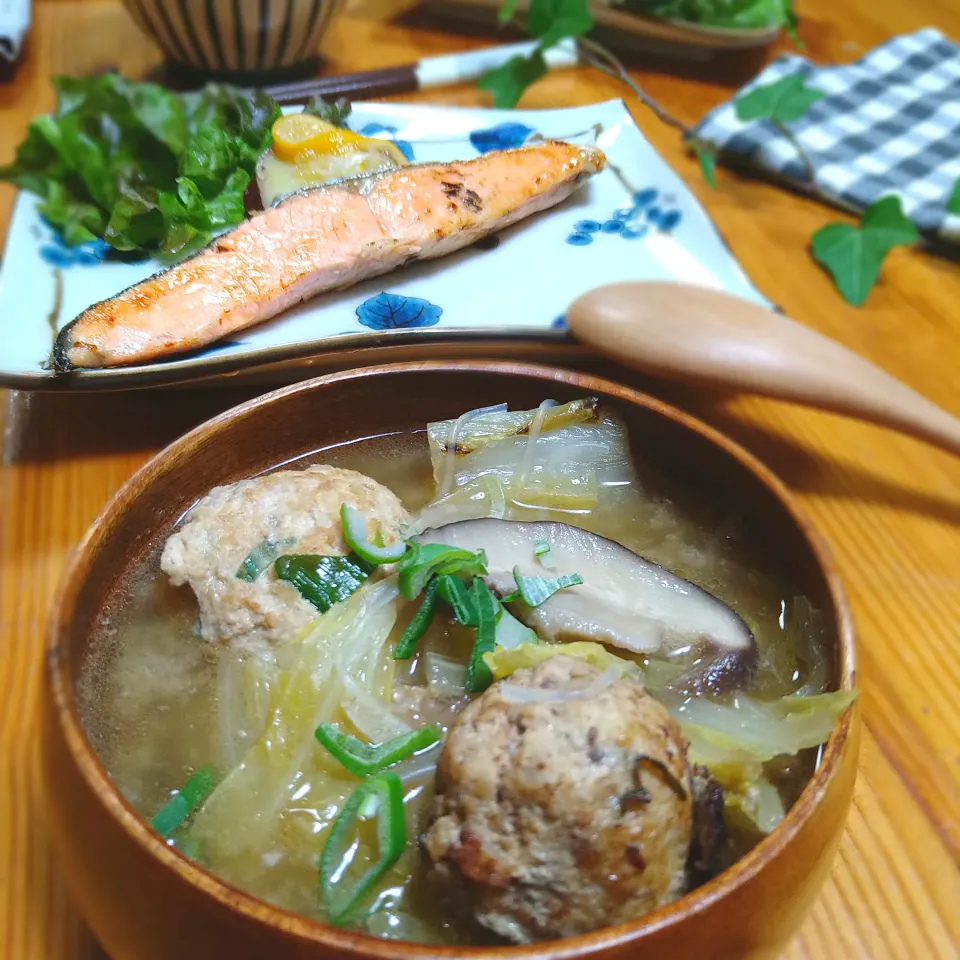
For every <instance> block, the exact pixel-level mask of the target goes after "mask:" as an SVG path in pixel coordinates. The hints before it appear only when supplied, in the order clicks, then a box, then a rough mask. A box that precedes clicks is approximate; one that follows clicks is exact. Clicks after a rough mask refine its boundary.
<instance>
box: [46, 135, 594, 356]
mask: <svg viewBox="0 0 960 960" xmlns="http://www.w3.org/2000/svg"><path fill="white" fill-rule="evenodd" d="M605 162H606V160H605V157H604V155H603V153H602V152H601V151H599V150H597V149H595V148H592V147H578V146H573V145H571V144H568V143H561V142H555V141H546V142H543V143H539V144H536V145H533V146H527V147H520V148H519V149H516V150H502V151H496V152H491V153H487V154H484V155H483V156H481V157H478V158H477V159H475V160H467V161H464V162H461V163H436V164H422V165H419V166H412V167H405V168H402V169H400V170H396V171H393V172H391V173H388V174H384V175H381V176H376V177H369V178H361V179H359V180H356V181H349V182H348V181H343V182H340V183H338V184H331V185H328V186H324V187H320V188H318V189H316V190H312V191H310V192H308V193H303V194H297V195H295V196H292V197H290V198H288V199H287V200H285V201H283V202H282V203H280V204H279V205H278V206H276V207H273V208H271V209H269V210H265V211H263V212H262V213H259V214H257V215H256V216H254V217H252V218H251V219H249V220H247V221H245V222H244V223H242V224H241V225H240V226H238V227H236V228H235V229H233V230H231V231H229V232H228V233H225V234H223V235H221V236H220V237H219V238H217V239H216V240H214V241H213V243H211V244H210V245H209V246H208V247H207V248H206V249H204V250H202V251H201V252H200V253H198V254H196V255H195V256H193V257H190V258H189V259H187V260H184V261H183V262H182V263H180V264H177V265H176V266H175V267H171V268H170V269H169V270H165V271H163V272H162V273H158V274H157V275H156V276H153V277H150V278H149V279H147V280H144V281H143V282H142V283H138V284H136V285H135V286H133V287H130V288H129V289H128V290H125V291H124V292H123V293H121V294H118V295H117V296H116V297H113V298H112V299H110V300H104V301H103V302H101V303H97V304H94V305H93V306H92V307H90V308H88V309H87V310H85V311H84V312H83V313H82V314H80V316H79V317H77V319H76V320H74V321H73V322H72V323H70V324H68V325H67V326H66V327H64V328H63V330H61V331H60V334H59V336H58V337H57V341H56V344H55V345H54V351H53V362H54V366H55V367H56V369H58V370H60V371H66V370H71V369H75V368H79V367H112V366H123V365H125V364H136V363H148V362H150V361H152V360H158V359H161V358H164V357H169V356H170V355H172V354H177V353H183V352H186V351H189V350H195V349H197V348H198V347H202V346H204V345H205V344H208V343H211V342H212V341H214V340H218V339H220V338H221V337H225V336H227V335H229V334H231V333H233V332H234V331H236V330H241V329H243V328H244V327H249V326H251V325H252V324H255V323H260V322H261V321H263V320H268V319H269V318H270V317H275V316H276V315H277V314H279V313H282V312H283V311H284V310H287V309H289V308H290V307H292V306H294V305H296V304H298V303H300V302H301V301H303V300H308V299H310V298H311V297H315V296H317V295H318V294H320V293H325V292H327V291H329V290H336V289H339V288H343V287H349V286H351V285H352V284H355V283H358V282H359V281H361V280H365V279H367V278H368V277H373V276H377V275H379V274H383V273H387V272H389V271H390V270H394V269H396V268H397V267H399V266H400V265H401V264H404V263H406V262H407V261H409V260H424V259H429V258H433V257H442V256H444V255H445V254H447V253H452V252H453V251H454V250H459V249H460V248H461V247H465V246H467V245H468V244H471V243H474V242H475V241H476V240H479V239H480V238H481V237H483V236H485V235H487V234H489V233H491V232H493V231H495V230H500V229H502V228H504V227H506V226H508V225H509V224H511V223H515V222H516V221H517V220H521V219H523V218H524V217H527V216H529V215H530V214H532V213H536V212H538V211H540V210H545V209H547V208H548V207H552V206H554V205H555V204H558V203H560V202H561V201H562V200H564V199H565V198H566V197H568V196H569V195H570V194H571V193H572V192H573V191H574V190H575V189H576V187H577V186H578V184H580V183H581V182H582V181H583V180H584V179H585V178H586V177H588V176H590V175H591V174H594V173H597V172H598V171H600V170H602V169H603V166H604V164H605Z"/></svg>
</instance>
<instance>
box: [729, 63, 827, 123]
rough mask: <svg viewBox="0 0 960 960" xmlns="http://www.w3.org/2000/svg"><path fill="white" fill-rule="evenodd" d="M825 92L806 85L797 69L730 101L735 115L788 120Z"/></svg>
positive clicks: (820, 97)
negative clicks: (795, 71)
mask: <svg viewBox="0 0 960 960" xmlns="http://www.w3.org/2000/svg"><path fill="white" fill-rule="evenodd" d="M825 96H826V94H825V93H823V91H822V90H814V89H813V87H808V86H807V83H806V80H804V78H803V77H802V76H800V74H799V73H791V74H789V75H788V76H786V77H783V78H782V79H780V80H777V81H776V82H775V83H766V84H764V85H763V86H762V87H755V88H754V89H753V90H751V91H750V92H749V93H743V94H741V95H740V96H739V97H737V98H736V100H734V101H733V106H734V109H735V110H736V113H737V118H738V119H740V120H743V121H748V120H772V121H773V122H774V123H792V122H793V121H794V120H799V119H800V118H801V117H802V116H803V115H804V114H805V113H806V112H807V110H808V109H809V108H810V107H811V106H812V105H813V104H815V103H816V102H817V101H818V100H822V99H823V98H824V97H825Z"/></svg>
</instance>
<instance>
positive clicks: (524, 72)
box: [478, 0, 960, 306]
mask: <svg viewBox="0 0 960 960" xmlns="http://www.w3.org/2000/svg"><path fill="white" fill-rule="evenodd" d="M705 2H706V6H710V3H711V2H712V0H705ZM724 2H725V3H726V0H724ZM703 3H704V0H621V5H624V6H626V7H627V8H628V9H634V10H637V11H638V12H642V11H640V10H639V8H641V7H643V8H646V7H647V6H649V7H650V11H647V12H651V11H654V12H659V13H661V14H662V12H663V11H664V10H667V9H668V8H669V9H671V10H673V15H678V16H682V17H683V18H685V19H691V16H690V12H689V11H690V9H691V8H692V7H698V6H700V5H703ZM671 5H672V6H671ZM516 6H517V0H505V2H504V3H503V4H502V6H501V7H500V12H499V19H500V21H501V23H507V22H510V21H511V20H512V18H513V16H514V13H515V11H516ZM714 6H716V4H714ZM747 6H750V3H749V2H748V0H744V7H745V8H746V7H747ZM681 9H682V10H683V11H686V12H685V13H682V14H681V13H678V11H680V10H681ZM757 9H758V10H759V7H758V8H757ZM732 10H733V7H731V6H730V5H729V4H726V6H725V7H724V11H725V15H726V13H730V12H731V11H732ZM779 10H780V14H782V17H783V21H784V22H783V26H784V27H785V28H786V29H787V30H788V32H790V33H791V36H794V38H795V27H796V16H795V14H794V13H793V9H792V6H791V4H790V3H789V2H788V0H784V2H783V3H781V5H780V8H779ZM704 22H707V20H704ZM744 25H746V24H744ZM525 26H526V29H527V32H528V33H530V34H531V35H532V36H535V37H537V38H539V40H540V42H539V43H538V45H537V48H536V50H535V51H534V53H533V54H531V55H530V56H529V57H515V58H514V59H513V60H512V61H510V62H508V63H507V64H504V65H503V66H502V67H500V68H498V69H497V70H494V71H490V72H489V73H487V74H486V75H485V76H484V77H482V78H481V80H480V81H479V82H478V86H480V87H482V88H483V89H486V90H489V91H491V92H492V93H493V94H494V102H495V105H496V106H498V107H512V106H513V105H514V104H516V102H517V101H518V100H519V98H520V96H521V94H522V93H523V91H524V90H526V88H527V87H528V86H530V84H531V83H534V82H536V81H537V80H539V79H540V78H541V77H542V76H543V75H544V74H545V73H546V63H545V62H544V60H543V51H544V50H545V49H547V48H548V47H549V46H551V45H552V44H554V43H556V42H558V41H559V40H561V39H563V38H565V37H574V38H576V40H577V50H578V53H579V55H580V57H581V59H582V60H583V62H584V63H586V64H589V65H590V66H592V67H594V68H595V69H597V70H600V71H602V72H603V73H606V74H607V75H609V76H611V77H614V78H615V79H617V80H620V81H621V82H623V83H624V84H626V85H627V86H628V87H630V89H631V90H632V91H633V93H634V94H635V95H636V97H637V98H638V99H639V100H640V102H641V103H643V104H644V106H646V107H648V108H649V109H650V110H651V111H652V112H653V113H654V114H655V115H656V116H657V118H658V119H659V120H661V121H662V122H663V123H665V124H667V125H668V126H671V127H673V128H674V129H676V130H678V131H679V132H680V133H681V135H682V136H683V138H684V141H685V142H686V144H687V146H688V147H689V149H690V150H691V152H692V153H693V154H694V156H695V157H696V159H697V163H698V165H699V167H700V171H701V173H702V175H703V178H704V180H705V181H706V183H707V184H708V185H709V186H710V187H716V164H717V151H716V147H715V146H714V145H713V144H712V143H709V142H707V141H705V140H703V139H701V138H700V137H699V136H698V135H697V133H696V131H695V130H693V129H692V128H691V127H688V126H687V125H686V124H684V123H682V122H681V121H679V120H677V119H676V118H675V117H673V116H672V115H671V114H670V113H669V112H668V111H667V110H665V109H664V108H663V107H661V106H660V105H659V104H658V103H657V102H656V101H655V100H653V99H652V98H651V97H649V96H648V95H647V94H646V93H645V92H644V91H643V90H642V89H641V88H640V86H639V85H638V84H637V82H636V81H635V80H634V79H633V78H632V77H631V76H630V74H629V73H628V72H627V70H626V68H625V67H624V66H623V64H622V63H621V62H620V60H619V59H617V57H615V56H614V55H613V54H612V53H611V52H610V51H609V50H607V49H606V48H605V47H603V46H602V45H600V44H598V43H597V42H595V41H594V40H592V39H590V38H589V37H587V36H585V34H586V33H587V32H588V31H589V30H590V28H591V26H592V23H591V21H590V14H589V11H588V9H587V0H532V2H531V4H530V7H529V10H528V13H527V17H526V22H525ZM824 96H825V94H824V93H823V91H821V90H817V89H816V88H815V87H811V86H810V85H808V84H807V82H806V79H805V78H804V77H803V76H801V75H800V74H796V73H794V74H789V75H788V76H785V77H781V78H780V79H779V80H777V81H775V82H773V83H768V84H763V85H761V86H757V87H754V88H753V89H752V90H749V91H748V92H746V93H744V94H741V95H740V96H739V97H737V98H736V100H735V101H734V109H735V111H736V114H737V117H738V118H739V119H740V120H742V121H744V122H750V121H756V120H766V121H768V122H769V123H771V124H772V125H773V126H774V127H775V128H776V130H777V131H778V133H780V135H781V136H783V137H785V138H786V139H787V140H789V141H790V143H791V144H792V145H793V147H794V149H795V150H796V152H797V156H798V157H799V159H800V162H801V163H802V165H803V168H804V173H805V175H806V184H805V185H806V187H807V189H808V190H809V191H810V192H811V193H813V194H814V195H816V196H819V197H820V198H821V199H824V200H826V201H827V202H829V203H832V204H833V205H835V206H838V207H840V208H842V209H845V210H847V211H848V212H850V213H853V214H855V215H857V216H858V218H859V222H858V223H857V224H855V225H854V224H847V223H833V224H828V225H827V226H826V227H824V228H822V229H821V230H819V231H817V233H816V234H815V235H814V236H813V238H812V241H811V252H812V254H813V257H814V259H815V260H816V261H817V262H818V263H820V264H821V265H822V266H823V267H825V268H826V270H827V271H828V272H829V274H830V276H831V277H832V279H833V281H834V283H835V284H836V287H837V289H838V290H839V292H840V294H841V296H843V298H844V299H845V300H847V302H848V303H851V304H853V305H854V306H860V305H861V304H863V303H864V301H865V300H866V298H867V295H868V294H869V292H870V290H871V289H872V287H873V286H874V284H875V283H876V281H877V278H878V276H879V273H880V268H881V266H882V265H883V261H884V259H885V258H886V256H887V254H888V253H889V252H890V251H891V250H893V249H894V248H896V247H899V246H907V245H910V244H912V243H915V242H916V241H917V240H918V239H919V234H918V231H917V229H916V227H915V226H914V224H913V223H911V222H910V220H909V219H908V218H907V217H906V216H905V215H904V213H903V207H902V204H901V202H900V200H899V198H898V197H895V196H890V197H883V198H881V199H880V200H878V201H877V202H876V203H874V204H873V205H871V206H870V207H869V208H868V209H867V210H865V211H864V212H863V214H862V216H861V215H860V211H859V210H858V209H857V208H855V207H853V206H852V205H851V204H849V203H847V202H845V201H844V200H843V199H842V198H840V197H837V196H834V195H832V194H830V193H828V192H827V191H826V190H824V189H823V188H822V187H820V185H819V184H818V183H817V182H816V175H815V170H814V169H813V164H812V162H811V160H810V157H809V156H808V155H807V153H806V151H805V150H804V149H803V147H802V146H801V144H800V142H799V141H798V139H797V137H796V135H795V134H794V133H793V131H792V130H791V129H790V126H789V125H790V124H791V123H794V122H795V121H796V120H799V119H800V118H801V117H802V116H804V114H806V112H807V110H809V109H810V107H812V106H813V104H815V103H817V102H818V101H820V100H822V99H823V97H824ZM946 209H947V211H948V212H949V213H953V214H957V215H960V180H958V181H957V184H956V185H955V186H954V188H953V191H952V193H951V194H950V196H949V197H948V198H947V199H946Z"/></svg>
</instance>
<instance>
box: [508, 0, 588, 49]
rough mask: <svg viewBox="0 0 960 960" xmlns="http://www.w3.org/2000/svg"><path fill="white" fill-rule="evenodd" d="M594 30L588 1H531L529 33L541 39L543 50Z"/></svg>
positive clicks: (528, 23) (528, 22)
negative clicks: (567, 38)
mask: <svg viewBox="0 0 960 960" xmlns="http://www.w3.org/2000/svg"><path fill="white" fill-rule="evenodd" d="M508 2H509V0H508ZM592 29H593V18H592V17H591V16H590V11H589V9H588V8H587V0H531V3H530V9H529V10H528V11H527V32H528V33H529V34H530V35H531V36H533V37H538V38H539V40H540V48H541V49H542V50H545V49H546V48H547V47H552V46H553V45H554V44H555V43H559V42H560V41H561V40H563V39H565V38H566V37H579V36H580V35H581V34H583V33H587V32H588V31H590V30H592Z"/></svg>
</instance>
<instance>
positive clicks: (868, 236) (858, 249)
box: [734, 73, 960, 307]
mask: <svg viewBox="0 0 960 960" xmlns="http://www.w3.org/2000/svg"><path fill="white" fill-rule="evenodd" d="M823 97H824V93H823V92H822V91H821V90H817V89H815V88H813V87H810V86H808V85H807V83H806V80H805V78H804V77H802V76H801V75H800V74H797V73H793V74H789V75H788V76H786V77H782V78H781V79H780V80H777V81H775V82H774V83H768V84H764V85H763V86H759V87H754V88H753V89H752V90H750V91H748V92H747V93H744V94H741V95H740V96H739V97H737V98H736V100H734V109H735V110H736V114H737V117H738V119H740V120H742V121H744V122H749V121H755V120H766V121H768V122H769V123H771V124H773V126H774V127H776V129H777V130H778V131H779V133H780V134H781V135H782V136H784V137H785V138H786V139H787V140H789V141H790V143H791V144H792V145H793V148H794V150H795V151H796V153H797V156H798V157H799V158H800V161H801V163H802V164H803V168H804V171H805V174H806V181H807V186H808V187H809V188H810V190H811V191H812V192H814V193H815V194H816V195H818V196H820V197H822V198H823V199H824V200H826V201H828V202H830V203H833V204H835V205H836V206H839V207H843V208H845V209H848V210H850V211H851V212H853V213H854V214H857V215H859V211H858V210H857V209H856V208H851V206H850V205H849V204H847V203H846V202H844V201H843V200H841V199H840V198H839V197H835V196H833V195H832V194H830V193H828V192H827V191H826V190H824V189H823V188H822V187H821V186H820V185H819V184H818V183H817V180H816V171H815V170H814V168H813V163H812V162H811V160H810V157H809V156H808V155H807V153H806V151H805V150H804V149H803V146H802V145H801V144H800V141H799V140H798V139H797V137H796V136H795V135H794V133H793V131H792V130H791V129H790V127H789V126H788V124H790V123H793V122H794V121H796V120H799V119H800V118H801V117H802V116H803V115H804V114H805V113H806V112H807V110H809V109H810V107H812V106H813V104H815V103H817V102H818V101H819V100H822V99H823ZM958 193H960V189H955V195H956V194H958ZM953 200H954V197H951V198H950V200H948V202H947V209H948V210H949V207H950V202H951V201H953ZM956 202H957V205H958V206H960V195H957V196H956ZM919 238H920V234H919V232H918V230H917V228H916V226H915V225H914V224H913V222H912V221H911V220H909V219H908V218H907V216H906V215H905V214H904V212H903V205H902V203H901V201H900V198H899V197H897V196H892V195H891V196H886V197H881V198H880V199H879V200H877V201H876V202H875V203H873V204H871V205H870V206H869V207H868V208H867V209H866V210H864V211H863V214H862V215H860V216H859V222H858V223H857V224H850V223H830V224H827V226H825V227H822V228H821V229H820V230H818V231H817V232H816V233H815V234H814V235H813V237H812V239H811V243H810V249H811V253H812V254H813V258H814V259H815V260H816V261H817V263H819V264H821V266H823V267H824V268H825V269H826V270H827V272H828V273H829V274H830V276H831V278H832V279H833V282H834V284H835V285H836V287H837V290H839V292H840V295H841V296H842V297H843V298H844V300H846V301H847V302H848V303H850V304H852V305H853V306H855V307H859V306H861V305H862V304H863V303H864V302H865V301H866V299H867V296H868V295H869V293H870V291H871V290H872V289H873V286H874V284H876V282H877V278H878V277H879V275H880V268H881V266H882V265H883V261H884V260H885V259H886V257H887V254H888V253H890V251H891V250H893V249H894V248H896V247H902V246H909V245H910V244H913V243H916V242H917V240H919Z"/></svg>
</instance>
